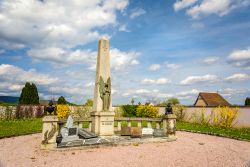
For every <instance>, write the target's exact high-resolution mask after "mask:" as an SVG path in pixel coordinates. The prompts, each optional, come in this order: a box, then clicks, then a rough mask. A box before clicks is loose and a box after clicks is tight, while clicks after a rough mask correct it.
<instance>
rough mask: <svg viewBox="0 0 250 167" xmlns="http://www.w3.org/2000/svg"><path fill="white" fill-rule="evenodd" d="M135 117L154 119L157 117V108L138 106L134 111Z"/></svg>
mask: <svg viewBox="0 0 250 167" xmlns="http://www.w3.org/2000/svg"><path fill="white" fill-rule="evenodd" d="M136 111H137V113H136V116H137V117H147V118H155V117H157V116H158V112H159V108H157V107H154V106H150V105H149V106H139V107H137V109H136Z"/></svg>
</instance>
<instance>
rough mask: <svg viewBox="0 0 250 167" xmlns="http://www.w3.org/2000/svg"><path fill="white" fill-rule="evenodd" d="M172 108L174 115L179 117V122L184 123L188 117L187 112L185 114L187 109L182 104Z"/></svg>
mask: <svg viewBox="0 0 250 167" xmlns="http://www.w3.org/2000/svg"><path fill="white" fill-rule="evenodd" d="M172 108H173V113H174V114H175V115H176V117H177V118H176V119H177V121H183V120H184V118H185V116H186V112H185V109H186V107H185V106H183V105H180V104H176V105H174V106H173V107H172Z"/></svg>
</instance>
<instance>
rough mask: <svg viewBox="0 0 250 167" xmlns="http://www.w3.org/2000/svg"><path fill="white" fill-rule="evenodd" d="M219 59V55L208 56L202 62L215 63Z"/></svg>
mask: <svg viewBox="0 0 250 167" xmlns="http://www.w3.org/2000/svg"><path fill="white" fill-rule="evenodd" d="M218 60H219V58H218V57H206V58H205V59H204V60H203V61H202V62H203V63H204V64H208V65H211V64H215V63H216V62H217V61H218Z"/></svg>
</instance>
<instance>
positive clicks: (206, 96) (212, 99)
mask: <svg viewBox="0 0 250 167" xmlns="http://www.w3.org/2000/svg"><path fill="white" fill-rule="evenodd" d="M199 96H200V97H201V98H202V99H203V100H204V102H205V103H206V105H207V107H217V106H231V104H230V103H229V102H228V101H226V100H225V99H224V98H223V97H222V96H221V95H220V94H218V93H209V92H200V93H199V95H198V97H197V99H196V101H195V103H194V105H195V104H196V102H197V100H198V98H199Z"/></svg>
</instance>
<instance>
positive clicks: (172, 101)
mask: <svg viewBox="0 0 250 167" xmlns="http://www.w3.org/2000/svg"><path fill="white" fill-rule="evenodd" d="M166 103H167V104H170V105H173V106H175V105H177V104H180V101H179V99H177V98H175V97H171V98H169V99H168V100H167V102H166Z"/></svg>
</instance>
